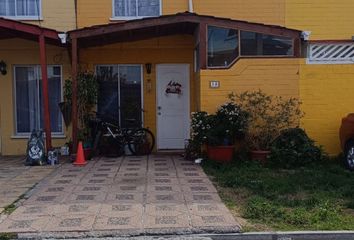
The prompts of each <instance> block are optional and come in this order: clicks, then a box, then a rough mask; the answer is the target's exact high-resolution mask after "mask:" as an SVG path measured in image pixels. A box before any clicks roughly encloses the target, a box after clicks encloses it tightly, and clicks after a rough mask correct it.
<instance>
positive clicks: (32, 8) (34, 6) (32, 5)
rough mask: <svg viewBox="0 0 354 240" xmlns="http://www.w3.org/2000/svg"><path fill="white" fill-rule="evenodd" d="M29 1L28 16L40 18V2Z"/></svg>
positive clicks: (35, 0)
mask: <svg viewBox="0 0 354 240" xmlns="http://www.w3.org/2000/svg"><path fill="white" fill-rule="evenodd" d="M27 1H28V12H27V15H28V16H39V0H27Z"/></svg>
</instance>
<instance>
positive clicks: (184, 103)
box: [156, 64, 190, 149]
mask: <svg viewBox="0 0 354 240" xmlns="http://www.w3.org/2000/svg"><path fill="white" fill-rule="evenodd" d="M156 70H157V89H156V90H157V93H156V94H157V148H158V149H183V148H184V141H185V139H189V132H190V130H189V128H190V117H189V115H190V110H189V108H190V97H189V96H190V95H189V94H190V89H189V83H190V75H189V65H188V64H159V65H157V67H156Z"/></svg>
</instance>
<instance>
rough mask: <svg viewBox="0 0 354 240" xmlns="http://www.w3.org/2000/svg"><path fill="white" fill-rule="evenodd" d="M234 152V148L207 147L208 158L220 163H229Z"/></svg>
mask: <svg viewBox="0 0 354 240" xmlns="http://www.w3.org/2000/svg"><path fill="white" fill-rule="evenodd" d="M234 151H235V147H234V146H207V154H208V158H209V159H212V160H214V161H217V162H222V163H227V162H231V160H232V157H233V155H234Z"/></svg>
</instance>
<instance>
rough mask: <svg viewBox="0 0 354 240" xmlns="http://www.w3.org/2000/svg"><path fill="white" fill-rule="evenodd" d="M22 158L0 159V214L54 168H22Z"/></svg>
mask: <svg viewBox="0 0 354 240" xmlns="http://www.w3.org/2000/svg"><path fill="white" fill-rule="evenodd" d="M24 162H25V160H24V157H0V213H1V212H2V211H3V210H4V208H5V207H7V206H9V205H11V204H12V203H13V202H15V201H16V200H18V198H19V197H20V196H22V195H23V194H25V193H26V192H27V191H28V190H29V189H30V188H32V187H33V186H34V185H35V184H36V183H38V182H39V181H40V180H42V179H43V178H44V177H46V176H47V175H49V174H50V173H51V172H52V171H53V170H54V168H53V167H51V166H46V167H29V166H24Z"/></svg>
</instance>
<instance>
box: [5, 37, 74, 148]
mask: <svg viewBox="0 0 354 240" xmlns="http://www.w3.org/2000/svg"><path fill="white" fill-rule="evenodd" d="M0 52H1V58H2V59H4V60H5V61H6V64H7V70H8V72H7V75H5V76H3V75H1V76H0V109H1V113H2V114H1V119H0V122H1V134H2V136H1V137H2V141H1V144H2V146H1V149H2V154H3V155H23V154H25V150H26V144H27V141H28V136H27V137H21V138H18V137H16V136H15V104H14V97H15V96H14V74H13V67H14V65H39V64H40V61H39V45H38V42H32V41H26V40H20V39H11V40H0ZM47 62H48V64H55V65H62V80H63V82H64V80H65V79H67V78H69V77H70V71H71V70H70V69H71V68H70V64H69V63H70V61H69V57H68V52H67V50H66V49H63V48H59V47H54V46H47ZM49 97H50V93H49ZM4 113H6V114H4ZM64 133H65V135H66V136H67V138H65V137H61V138H60V139H54V140H53V146H54V147H59V146H62V145H64V143H65V142H67V141H68V140H69V139H70V132H69V131H65V132H64Z"/></svg>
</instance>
